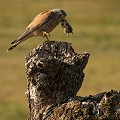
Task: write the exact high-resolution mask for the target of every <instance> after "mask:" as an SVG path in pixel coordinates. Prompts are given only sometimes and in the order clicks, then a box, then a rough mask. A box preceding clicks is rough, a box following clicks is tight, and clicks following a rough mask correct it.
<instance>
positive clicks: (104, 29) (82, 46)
mask: <svg viewBox="0 0 120 120" xmlns="http://www.w3.org/2000/svg"><path fill="white" fill-rule="evenodd" d="M53 8H62V9H64V10H65V11H66V12H67V14H68V16H67V19H68V21H69V22H70V23H71V25H72V27H73V28H74V34H73V36H69V37H67V36H66V34H64V33H63V30H62V28H61V26H60V25H59V26H58V27H57V28H56V29H55V30H54V31H53V32H52V33H51V38H50V39H51V40H57V41H67V42H71V43H72V45H73V48H74V49H75V51H76V52H78V53H83V52H84V51H86V52H89V53H90V54H91V56H90V59H89V63H88V65H87V67H86V69H85V71H84V73H85V79H84V82H83V86H82V88H81V89H80V91H79V92H78V95H80V96H86V95H89V94H92V95H94V94H97V93H100V92H103V91H108V90H110V89H115V90H119V89H120V81H119V79H120V0H52V1H50V0H40V1H39V0H34V1H33V0H0V91H1V92H0V120H8V119H9V120H23V119H24V120H25V119H27V118H28V106H27V98H26V96H25V94H24V93H25V91H26V85H27V79H26V75H25V67H24V64H25V59H24V54H25V53H27V52H29V51H30V50H32V49H33V48H34V47H36V46H37V45H38V44H41V43H43V42H44V41H45V39H44V38H42V37H36V38H31V39H29V40H27V41H26V42H24V43H22V44H21V45H20V46H18V47H17V48H16V49H15V50H13V51H12V52H9V53H7V52H6V50H7V49H8V48H9V47H10V42H12V41H13V40H14V39H16V38H17V37H18V36H19V35H20V34H21V33H22V32H23V31H24V30H25V27H26V26H27V25H28V24H29V23H30V22H31V20H32V19H33V18H34V17H35V16H36V15H37V14H39V13H40V12H42V11H45V10H49V9H53ZM33 40H34V41H33Z"/></svg>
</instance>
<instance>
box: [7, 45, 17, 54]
mask: <svg viewBox="0 0 120 120" xmlns="http://www.w3.org/2000/svg"><path fill="white" fill-rule="evenodd" d="M16 46H17V44H16V45H13V46H12V47H10V48H9V49H7V52H9V51H11V50H12V49H14V48H15V47H16Z"/></svg>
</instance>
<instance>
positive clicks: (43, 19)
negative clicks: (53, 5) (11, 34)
mask: <svg viewBox="0 0 120 120" xmlns="http://www.w3.org/2000/svg"><path fill="white" fill-rule="evenodd" d="M54 17H55V15H54V14H53V12H52V11H45V12H42V13H40V14H39V15H37V16H36V17H35V18H34V19H33V21H32V22H31V23H30V24H29V25H28V26H27V28H26V30H25V32H24V33H23V34H22V35H21V36H20V37H19V38H18V39H17V40H15V41H13V42H12V43H11V44H14V43H17V42H18V41H20V40H21V39H23V38H24V37H26V36H27V35H28V34H29V33H31V32H32V31H34V30H35V29H37V28H38V27H40V26H41V30H42V25H43V24H46V23H47V22H48V21H49V20H50V19H51V18H54ZM43 31H44V29H43Z"/></svg>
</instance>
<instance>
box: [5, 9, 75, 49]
mask: <svg viewBox="0 0 120 120" xmlns="http://www.w3.org/2000/svg"><path fill="white" fill-rule="evenodd" d="M66 16H67V14H66V12H65V11H64V10H62V9H53V10H48V11H45V12H42V13H40V14H39V15H37V16H36V17H35V18H34V19H33V21H32V22H31V23H30V24H29V25H28V26H27V28H26V30H25V31H24V33H23V34H22V35H21V36H20V37H19V38H17V39H16V40H15V41H13V42H12V43H11V44H12V46H11V47H10V48H9V49H8V50H7V51H11V50H12V49H14V48H15V47H16V46H17V45H19V44H20V43H22V42H23V41H25V40H27V39H28V38H30V37H35V36H42V37H46V38H47V41H49V38H48V37H49V36H50V32H51V31H52V30H53V29H54V28H55V27H56V26H57V25H58V24H59V23H60V22H62V23H64V21H65V24H66V19H65V18H66ZM64 29H65V28H64ZM72 31H73V30H72V29H70V30H69V32H67V34H68V33H73V32H72Z"/></svg>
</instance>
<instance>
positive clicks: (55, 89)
mask: <svg viewBox="0 0 120 120" xmlns="http://www.w3.org/2000/svg"><path fill="white" fill-rule="evenodd" d="M89 56H90V54H89V53H86V52H84V53H83V54H77V53H75V52H74V49H73V48H72V46H71V44H70V43H67V42H56V41H50V42H44V43H43V44H42V45H39V46H38V47H37V48H35V49H33V50H32V51H31V52H30V53H28V54H26V55H25V58H26V64H25V68H26V74H27V79H28V87H27V92H26V95H27V97H28V102H29V120H93V119H95V120H97V119H100V120H102V119H106V118H107V119H109V118H110V117H111V120H112V119H113V118H114V119H116V120H117V118H119V116H120V93H119V92H117V91H110V92H108V93H107V92H106V93H101V94H98V95H96V96H88V97H76V93H77V92H78V90H79V89H80V87H81V85H82V82H83V79H84V73H83V70H84V68H85V66H86V64H87V62H88V59H89Z"/></svg>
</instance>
